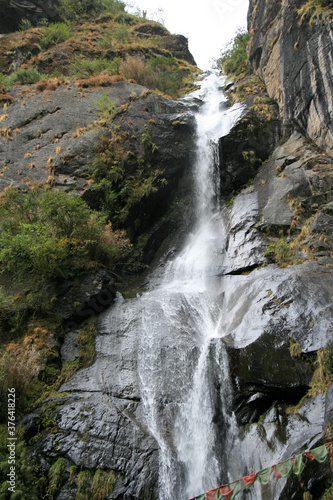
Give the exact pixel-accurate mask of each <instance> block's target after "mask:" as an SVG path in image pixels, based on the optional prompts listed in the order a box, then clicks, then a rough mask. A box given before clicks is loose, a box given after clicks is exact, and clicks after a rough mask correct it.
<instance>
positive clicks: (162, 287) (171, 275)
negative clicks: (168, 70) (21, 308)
mask: <svg viewBox="0 0 333 500" xmlns="http://www.w3.org/2000/svg"><path fill="white" fill-rule="evenodd" d="M221 83H222V82H221V80H220V78H219V77H218V76H217V75H215V74H214V73H211V74H210V75H208V76H207V77H206V78H205V79H204V80H203V81H202V83H201V86H200V89H199V90H198V91H196V93H195V95H196V96H197V95H198V94H199V95H200V98H201V99H202V100H203V105H202V107H201V109H200V112H199V113H198V114H197V160H196V164H195V169H194V178H195V186H196V189H195V207H196V226H195V228H194V230H193V232H192V234H190V235H189V236H188V238H187V241H186V243H185V246H184V248H183V251H182V252H181V253H180V254H179V255H178V256H177V257H176V258H175V259H174V260H173V261H171V262H168V263H167V265H166V266H165V268H164V271H163V274H162V276H161V277H159V279H156V276H155V277H154V279H152V280H151V282H152V283H154V285H151V289H150V290H148V291H147V292H145V293H144V294H143V295H142V296H141V297H137V298H136V299H133V300H131V301H126V302H125V301H124V300H123V299H122V298H119V300H118V302H117V304H115V306H114V307H113V308H112V309H111V311H110V312H109V313H108V316H107V318H104V322H105V321H107V323H108V324H109V325H112V328H113V329H115V330H120V329H122V330H124V329H126V331H132V332H133V337H134V338H136V339H137V372H138V378H139V384H140V390H141V395H142V400H143V404H144V412H145V419H146V424H147V426H148V428H149V431H150V433H151V434H152V435H153V436H154V438H155V440H156V442H157V443H158V447H159V460H160V465H159V489H158V490H159V500H171V499H172V500H175V499H177V500H181V499H184V500H186V498H190V497H193V496H195V495H198V494H200V493H202V492H204V491H206V490H208V489H211V488H213V487H216V486H218V484H221V483H222V481H223V480H228V477H226V475H225V472H224V470H225V467H224V460H225V457H226V456H227V455H228V450H230V449H231V446H232V439H233V437H232V436H235V434H236V432H235V428H234V425H235V424H234V418H233V414H232V412H231V411H230V397H231V388H230V381H229V375H228V361H227V356H226V352H225V349H224V347H223V343H222V342H216V341H215V340H216V339H217V338H218V337H221V336H223V332H221V331H220V328H219V325H220V322H221V318H222V316H221V315H222V314H223V312H222V310H221V302H222V299H221V296H220V293H219V286H218V284H217V283H216V279H214V277H213V276H214V275H215V274H216V272H217V268H219V269H221V259H223V255H221V254H222V252H221V246H222V245H221V238H223V235H222V234H221V227H223V224H221V221H220V215H219V207H218V191H219V185H218V177H219V176H218V173H217V172H216V166H217V162H216V153H217V145H216V143H215V142H214V140H216V139H217V138H219V137H221V136H223V135H225V134H226V133H228V132H229V130H230V128H231V126H232V125H233V123H234V122H235V121H236V119H237V118H239V116H240V114H241V108H240V107H236V108H235V107H234V108H231V109H227V106H226V105H225V104H223V103H225V100H226V99H225V97H224V96H223V94H222V92H221V90H220V87H221ZM221 108H223V109H221ZM156 283H158V284H156ZM221 450H223V452H222V451H221Z"/></svg>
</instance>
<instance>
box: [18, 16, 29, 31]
mask: <svg viewBox="0 0 333 500" xmlns="http://www.w3.org/2000/svg"><path fill="white" fill-rule="evenodd" d="M31 26H32V24H31V21H30V20H29V19H21V21H20V26H19V29H20V31H26V30H29V29H30V28H31Z"/></svg>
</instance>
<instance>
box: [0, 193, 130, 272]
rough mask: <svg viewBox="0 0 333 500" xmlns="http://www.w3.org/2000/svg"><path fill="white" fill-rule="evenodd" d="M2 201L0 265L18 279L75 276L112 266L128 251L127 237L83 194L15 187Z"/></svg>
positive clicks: (0, 200) (0, 211)
mask: <svg viewBox="0 0 333 500" xmlns="http://www.w3.org/2000/svg"><path fill="white" fill-rule="evenodd" d="M0 203H1V204H0V217H1V222H0V235H1V240H0V263H1V265H2V271H7V272H9V273H12V274H13V276H14V277H16V278H18V279H21V278H23V277H24V276H26V275H30V276H34V277H36V278H38V279H40V280H45V279H54V278H56V277H72V276H75V275H77V274H78V273H80V272H81V273H82V272H87V271H89V269H90V268H91V267H96V266H100V265H103V264H108V265H112V264H113V263H115V262H116V260H117V259H118V258H119V257H120V256H121V254H122V252H123V251H124V252H126V251H127V249H128V241H127V240H126V238H125V236H124V235H119V234H116V233H114V232H113V231H112V229H111V226H110V225H109V224H108V225H107V224H106V223H107V221H106V217H105V216H104V215H102V214H101V213H98V212H94V211H93V210H91V209H90V208H89V207H88V206H87V205H86V204H85V202H84V201H83V200H82V198H80V197H78V196H70V195H68V194H66V193H59V192H58V191H56V190H50V191H40V190H38V189H33V190H30V191H28V192H27V193H24V192H22V191H19V190H18V189H16V188H14V187H10V188H8V189H7V190H6V191H5V192H3V193H2V194H1V196H0ZM119 238H120V239H119Z"/></svg>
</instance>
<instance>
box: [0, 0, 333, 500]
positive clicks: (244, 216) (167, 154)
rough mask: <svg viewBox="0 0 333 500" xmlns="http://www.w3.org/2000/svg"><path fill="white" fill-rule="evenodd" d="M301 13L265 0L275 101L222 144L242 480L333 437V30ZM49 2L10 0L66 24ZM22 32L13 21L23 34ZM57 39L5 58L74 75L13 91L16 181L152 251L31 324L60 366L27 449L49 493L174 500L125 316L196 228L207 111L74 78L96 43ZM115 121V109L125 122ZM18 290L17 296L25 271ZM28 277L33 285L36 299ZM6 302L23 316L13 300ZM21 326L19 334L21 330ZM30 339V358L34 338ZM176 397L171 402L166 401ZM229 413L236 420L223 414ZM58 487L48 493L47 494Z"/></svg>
mask: <svg viewBox="0 0 333 500" xmlns="http://www.w3.org/2000/svg"><path fill="white" fill-rule="evenodd" d="M300 4H301V2H300V1H298V0H297V1H295V2H294V1H293V2H286V1H284V0H279V1H273V0H268V1H264V0H251V1H250V9H249V29H250V32H251V41H250V52H249V59H250V64H251V67H252V70H253V71H254V72H255V74H256V75H257V76H259V77H260V78H261V79H262V80H263V81H264V83H265V85H266V89H267V94H266V90H265V91H263V92H264V98H265V99H266V100H267V101H268V104H264V107H262V108H259V109H258V106H255V105H254V103H255V97H254V96H252V97H250V98H249V99H247V101H246V103H245V105H246V106H247V111H245V112H244V115H243V118H242V119H241V120H240V121H239V122H238V123H237V124H236V126H235V127H234V128H233V129H232V130H231V132H230V133H229V134H228V135H227V136H225V137H222V138H221V139H220V140H219V144H218V146H219V152H220V158H221V164H220V179H221V195H222V198H225V199H226V200H227V199H228V203H227V204H226V206H225V207H224V208H223V209H222V210H221V217H219V218H218V219H217V222H216V224H220V227H219V230H220V234H221V238H220V240H221V243H220V248H219V255H218V256H217V259H216V261H217V263H216V268H217V272H216V276H214V277H213V278H214V283H215V284H216V286H217V287H219V291H220V292H219V293H220V294H219V305H218V307H219V308H221V309H222V308H223V309H224V310H225V311H227V313H226V314H224V315H223V318H222V319H221V322H220V323H219V329H220V333H221V336H222V337H223V338H222V339H219V338H217V339H214V342H215V343H214V346H216V345H218V344H219V342H221V343H222V342H223V344H224V345H226V347H227V352H228V356H229V366H230V373H231V379H232V381H233V403H232V406H233V411H234V413H235V416H236V419H237V423H238V426H239V431H240V433H239V436H237V439H238V440H239V441H238V444H239V448H240V449H241V451H242V454H241V455H242V459H241V460H238V462H237V463H236V461H235V460H234V455H233V453H232V452H231V454H230V457H228V461H227V462H228V464H229V463H230V466H226V467H229V469H228V470H227V471H225V474H226V475H227V474H228V477H230V478H233V479H237V478H238V477H241V476H242V475H244V474H246V473H251V472H253V471H254V470H259V469H261V468H264V467H266V466H270V465H272V464H273V463H276V462H278V461H282V460H284V459H287V458H289V457H290V456H292V455H294V454H296V453H298V452H299V451H301V450H303V449H306V448H311V447H313V446H315V445H317V444H318V445H319V444H321V443H323V442H325V441H327V440H329V439H332V437H333V435H332V425H333V395H332V386H331V380H332V378H331V376H332V326H333V308H332V273H333V271H332V270H333V259H332V255H333V254H332V252H333V236H332V234H333V192H332V163H333V159H332V148H333V129H332V122H331V113H332V109H331V108H332V107H331V105H330V103H331V102H332V97H333V96H332V81H331V79H332V73H333V68H332V64H331V60H330V51H331V44H332V36H331V35H332V33H331V24H330V22H327V19H326V18H325V17H324V22H323V23H320V22H319V21H318V22H317V23H315V25H314V26H309V25H308V24H306V23H305V24H299V17H298V16H297V13H296V11H295V9H296V8H299V7H300ZM1 5H2V4H1V2H0V8H1ZM47 5H48V4H47V3H46V2H44V3H43V6H41V2H16V1H14V0H13V1H11V2H10V7H11V9H14V10H13V12H15V13H16V14H15V16H16V15H17V13H18V12H23V13H24V14H25V13H26V12H27V9H31V16H32V17H31V19H32V20H33V21H34V20H35V19H37V18H36V15H37V13H38V16H37V17H39V15H40V16H41V17H48V16H50V17H51V18H52V15H53V14H52V12H50V13H47V12H46V10H47ZM15 9H18V10H15ZM22 9H25V10H23V11H22ZM41 10H42V12H41ZM11 12H12V11H9V10H8V11H7V14H8V15H11ZM46 14H47V15H46ZM20 16H21V14H20ZM24 17H28V18H29V16H26V15H24ZM109 20H110V19H109ZM109 20H108V19H105V18H103V19H101V20H100V22H98V23H96V25H94V27H93V29H92V30H91V27H90V28H89V30H90V31H89V36H88V39H89V50H92V52H93V54H94V56H95V57H97V58H99V57H101V56H103V57H104V56H105V58H106V59H111V60H113V59H114V58H115V56H117V57H118V56H119V57H120V55H121V57H123V59H125V56H126V54H125V53H124V50H125V49H124V47H123V46H122V45H120V46H118V47H117V48H116V49H115V48H114V46H112V48H111V49H110V47H108V48H107V53H103V52H101V50H102V49H101V45H100V44H98V43H97V42H98V41H100V39H101V38H102V37H104V35H105V33H106V32H105V33H104V32H103V33H102V32H101V31H99V30H100V29H104V27H103V24H104V22H105V23H107V22H108V21H109ZM127 21H129V20H128V19H127ZM10 22H11V21H10V18H8V19H7V23H8V26H11V28H10V29H12V28H13V27H15V26H14V24H12V25H11V24H10ZM131 22H132V21H131ZM118 28H119V26H118ZM105 29H107V28H105ZM133 30H134V28H133ZM134 31H135V32H136V35H138V37H139V38H140V39H141V40H142V39H144V38H145V37H148V38H149V37H150V36H156V35H157V34H158V32H159V33H160V35H161V39H162V42H161V44H160V45H159V46H158V47H157V48H156V47H155V48H154V50H152V49H151V47H147V46H144V47H142V46H140V47H139V48H138V47H137V46H136V45H135V44H132V48H131V50H133V52H131V53H132V54H133V53H134V54H135V55H138V54H139V55H140V57H141V58H142V59H141V60H145V58H146V60H147V61H148V60H149V57H152V56H156V54H157V53H158V51H159V50H160V51H161V53H160V54H159V56H162V57H163V58H167V59H168V60H169V61H170V60H173V58H177V57H179V58H180V59H181V60H183V61H184V60H185V61H186V60H187V61H188V62H190V63H193V62H194V61H193V58H192V57H191V55H190V54H189V53H188V49H187V44H186V41H185V40H184V39H183V38H182V37H172V36H170V35H169V34H168V33H167V32H166V31H165V29H164V28H163V27H162V26H156V24H149V23H143V24H140V25H139V26H137V27H136V28H135V30H134ZM86 35H87V34H86V33H84V35H82V36H84V37H86ZM41 36H42V33H41V32H40V31H39V30H38V29H37V28H36V29H32V30H30V31H29V33H28V35H27V36H26V37H24V40H23V41H22V39H21V38H15V37H18V35H10V36H8V37H7V38H6V37H4V38H3V39H2V43H3V44H6V43H8V44H9V46H10V47H9V48H10V50H8V51H7V52H6V53H3V54H2V56H0V57H2V59H1V61H2V64H3V70H4V72H6V73H8V74H10V73H12V72H13V71H16V70H17V69H22V70H23V71H30V70H32V69H33V68H34V69H36V68H37V69H38V71H46V72H47V73H52V72H53V71H54V70H55V69H58V70H59V68H61V70H62V71H63V75H62V76H64V75H65V76H66V77H67V78H63V79H61V78H53V79H51V80H48V81H44V80H42V83H41V82H40V81H39V82H37V83H35V84H30V85H16V86H15V87H9V88H7V89H2V93H1V94H0V97H1V99H2V103H3V104H4V109H3V111H2V114H1V116H0V118H1V126H2V128H1V135H0V161H1V172H0V189H1V190H3V191H6V189H7V188H8V186H10V185H14V186H17V187H19V188H21V189H29V187H30V186H31V185H32V184H35V185H39V186H40V187H43V188H46V189H53V188H56V189H59V190H60V191H62V192H66V193H68V195H69V196H71V195H80V196H81V197H82V198H83V199H84V200H85V201H86V203H87V204H88V205H89V206H90V207H92V208H94V209H98V210H103V211H106V212H107V213H108V216H109V218H110V219H111V220H112V223H113V224H114V225H115V226H116V227H119V228H125V229H126V230H127V232H128V234H129V236H130V238H131V241H132V243H133V244H134V245H137V246H136V250H135V251H136V252H137V253H136V254H135V252H134V257H133V261H132V262H130V263H129V264H128V263H127V267H126V268H125V270H124V267H122V268H121V269H113V270H112V272H110V270H105V269H100V270H98V271H97V272H95V273H89V274H86V276H84V277H82V276H78V277H77V278H76V279H75V280H58V281H57V283H55V284H53V285H54V288H52V292H53V294H52V295H50V296H49V297H48V304H47V308H46V306H44V309H42V310H41V311H39V309H38V308H37V307H36V306H35V308H32V307H31V305H27V306H25V309H24V316H23V318H24V321H25V322H24V321H23V320H22V322H23V327H25V325H27V328H32V327H34V328H35V329H34V330H33V331H34V332H35V336H32V335H30V336H29V339H28V340H27V341H26V340H24V342H25V341H26V342H29V344H27V343H25V344H24V346H25V347H26V346H27V345H35V346H37V340H39V342H40V339H38V338H37V337H36V335H37V334H36V331H37V330H38V332H40V331H41V332H42V333H43V332H44V333H43V335H44V337H42V339H43V343H41V342H40V344H41V345H42V347H40V345H38V346H37V347H38V349H42V348H45V350H47V356H48V357H47V360H48V362H47V363H45V364H44V365H43V369H42V370H41V371H40V373H39V375H38V377H36V378H38V383H37V382H36V387H37V389H36V388H35V389H34V391H35V392H36V391H37V390H39V388H40V387H42V388H43V390H42V393H43V394H44V396H43V400H42V401H39V403H38V405H37V406H36V405H35V406H34V407H33V408H31V407H30V406H27V408H28V410H29V411H30V414H29V415H28V416H25V417H24V418H23V419H22V420H21V421H20V423H21V424H22V425H24V440H25V443H26V444H27V445H28V452H29V456H30V458H33V459H35V460H36V462H35V463H37V464H38V467H37V469H36V470H37V472H36V476H35V477H41V476H42V477H44V478H48V479H47V480H46V482H47V484H48V489H47V492H48V494H50V495H51V494H52V495H53V494H54V495H56V497H57V498H58V499H59V500H67V499H72V498H76V497H77V498H79V495H80V494H88V493H87V492H91V491H92V488H93V483H94V481H96V483H97V482H98V478H100V477H104V478H105V484H106V483H107V484H109V485H110V484H112V487H111V486H110V489H109V490H108V489H107V488H106V486H105V484H104V483H103V487H105V488H106V489H105V495H104V496H105V497H106V498H107V497H108V496H109V497H110V495H111V491H112V498H117V499H119V500H121V499H125V498H126V499H129V500H130V499H133V500H134V499H137V498H141V499H144V500H156V498H158V466H159V464H158V460H159V458H158V445H157V441H156V440H155V438H154V436H153V435H152V433H151V431H150V430H149V429H148V428H147V426H146V424H145V423H144V422H145V420H144V417H143V413H144V408H143V405H144V403H143V401H142V398H141V392H140V380H139V378H138V374H137V362H138V361H137V357H136V353H137V350H138V339H137V338H136V336H133V335H129V334H128V328H127V327H128V325H127V324H124V323H126V321H128V322H130V323H131V324H132V325H134V328H133V331H135V332H136V330H135V325H136V321H137V317H135V316H134V315H133V317H131V318H129V319H128V318H127V317H126V315H125V310H126V311H127V305H128V303H129V301H132V300H133V301H134V300H135V297H136V295H137V294H140V293H141V292H142V289H141V288H139V286H144V285H143V283H145V276H143V275H141V276H140V277H139V279H138V280H137V281H135V282H134V283H132V284H131V285H128V284H127V287H125V288H126V289H123V297H121V296H120V294H119V293H117V288H118V289H119V287H120V286H121V284H120V283H119V281H121V280H124V279H128V273H129V274H130V277H131V278H133V277H134V274H135V273H136V272H137V269H138V267H139V268H140V269H141V270H142V266H148V265H149V264H151V262H153V264H152V265H151V268H153V267H154V265H156V264H157V261H158V255H159V252H163V253H164V255H167V256H168V255H169V254H168V251H170V248H171V249H172V250H171V253H172V252H174V251H175V248H176V247H177V244H178V241H179V240H178V234H177V231H183V230H184V227H185V226H186V225H187V224H188V223H189V222H191V220H192V217H193V214H192V210H191V199H190V194H191V176H190V175H189V169H190V167H191V164H192V160H193V153H194V151H195V143H194V137H195V135H194V131H195V121H194V117H193V113H192V112H191V109H197V106H196V105H195V104H193V103H192V104H193V105H192V107H191V106H186V105H185V104H183V103H182V102H180V101H172V100H170V99H169V98H167V97H165V96H162V95H159V94H157V93H154V92H151V91H149V90H148V89H147V88H145V87H144V86H143V85H140V84H139V83H138V82H134V81H123V77H122V78H120V79H117V78H116V79H114V80H112V79H111V76H110V75H108V77H109V79H108V78H106V77H105V75H104V74H103V77H102V78H101V79H100V80H98V79H97V78H96V75H91V74H90V75H87V74H86V75H85V78H83V79H78V78H76V79H74V75H71V74H70V71H71V68H72V66H71V65H72V64H73V63H74V61H75V50H76V49H77V50H79V48H80V47H79V46H80V44H82V39H81V38H79V37H80V36H81V35H79V34H78V35H77V39H76V40H74V39H73V38H72V39H71V42H70V43H69V42H68V43H67V42H66V41H64V42H63V43H60V44H56V45H55V46H53V47H50V48H49V49H47V50H46V51H44V52H43V51H41V50H40V47H39V44H38V41H39V40H40V38H41ZM131 36H132V35H131ZM18 40H19V42H20V43H19V47H17V45H18ZM75 44H77V45H75ZM74 46H75V47H74ZM73 47H74V48H75V50H74V49H73ZM82 47H84V50H86V46H85V45H81V49H82ZM156 50H157V52H156ZM85 55H87V54H85ZM71 58H72V59H71ZM69 59H70V64H68V62H69ZM55 65H57V68H56V67H55ZM145 69H147V66H145ZM182 71H183V70H182ZM185 73H186V72H185ZM186 74H187V75H188V70H187V73H186ZM112 76H114V75H112ZM92 82H93V84H92ZM235 85H237V83H236V84H235ZM265 99H264V100H265ZM103 103H104V104H103ZM105 112H106V113H107V114H108V113H109V112H110V116H107V119H105V116H104V117H103V113H105ZM124 193H125V194H124ZM231 196H233V198H232V199H231ZM171 240H172V243H173V245H171V244H170V241H171ZM154 259H155V260H154ZM165 259H166V257H165ZM131 266H132V267H131ZM135 266H136V267H135ZM140 266H141V267H140ZM151 268H150V269H151ZM129 269H130V270H129ZM150 269H148V271H150ZM115 282H117V283H115ZM137 283H139V285H138V284H137ZM1 284H2V286H3V288H4V290H6V289H7V288H8V289H9V290H11V292H12V293H13V290H12V289H11V287H13V285H12V283H10V279H9V278H8V277H7V279H4V278H2V283H1ZM28 285H29V286H30V284H28ZM28 285H27V284H26V283H24V284H23V285H22V287H23V295H24V296H25V300H26V301H27V303H28V297H29V296H30V295H31V289H30V288H29V286H28ZM11 300H12V301H13V303H15V300H17V298H15V299H14V298H11ZM114 300H116V301H117V304H118V307H117V311H118V313H119V314H118V316H117V317H112V318H111V320H112V321H111V322H112V325H111V326H110V325H109V324H107V323H106V319H105V317H104V316H103V315H102V316H99V320H98V331H95V332H94V335H93V336H92V351H91V352H90V354H89V356H88V357H89V362H88V363H86V362H85V361H84V360H83V358H84V353H83V351H84V347H86V344H88V343H89V342H90V344H91V338H90V340H89V339H87V338H86V337H85V336H84V335H83V333H84V328H86V326H84V328H82V327H83V325H82V324H81V323H82V321H86V320H87V319H88V318H89V317H91V316H96V315H99V314H100V313H101V312H103V310H105V308H107V307H108V306H109V305H110V304H111V303H112V302H113V301H114ZM51 304H52V314H53V316H51V317H50V316H48V315H47V314H49V309H50V307H51ZM4 308H5V311H7V309H8V304H7V303H6V302H4ZM6 308H7V309H6ZM22 308H23V306H22ZM133 310H134V309H133ZM122 313H124V314H122ZM55 315H57V316H55ZM12 316H13V313H12ZM59 316H60V318H61V321H60V322H59ZM56 317H57V323H55V324H56V326H55V327H54V330H55V331H53V330H52V336H51V337H52V338H51V339H50V338H49V337H45V331H46V330H45V324H47V326H49V322H50V321H55V318H56ZM126 318H127V319H126ZM1 319H2V321H3V317H1ZM5 319H6V323H5V324H6V326H7V327H8V325H9V327H10V328H12V330H13V326H12V323H11V320H9V319H8V318H7V317H6V318H5ZM19 319H21V316H20V317H19ZM31 325H32V326H31ZM88 326H89V323H88ZM21 328H22V326H21ZM43 328H44V330H43ZM88 329H89V328H88ZM12 330H11V331H12ZM29 331H30V330H29ZM38 332H37V333H38ZM82 332H83V333H82ZM14 333H15V334H16V335H17V336H18V334H17V333H16V332H14ZM132 333H133V332H132ZM45 338H46V340H45ZM36 339H37V340H36ZM14 340H15V341H16V342H17V343H16V344H11V349H12V351H14V354H15V352H16V351H15V350H14V347H15V346H16V347H15V348H16V349H17V352H19V347H17V346H18V345H19V341H18V340H17V338H15V337H14ZM164 342H165V345H164V344H163V346H162V347H161V348H162V349H167V348H168V347H169V346H168V345H167V344H168V338H167V335H166V336H165V339H164ZM13 345H14V347H13ZM214 346H213V348H215V347H214ZM37 347H36V349H37ZM8 352H9V354H10V352H11V351H10V350H9V351H8ZM34 352H35V351H34ZM196 355H197V352H196V349H193V356H196ZM45 356H46V355H45ZM174 356H177V352H175V353H174ZM13 365H14V362H13ZM78 368H80V369H79V370H78ZM66 370H67V371H66ZM45 381H47V383H48V386H47V392H45V385H37V384H42V383H44V382H45ZM50 381H51V382H50ZM54 389H57V391H58V392H55V391H54ZM27 391H28V389H27ZM28 394H31V393H30V392H29V393H28ZM34 397H35V400H36V399H37V398H36V396H35V394H34ZM170 401H171V402H173V401H172V399H170ZM170 401H167V400H162V399H161V401H160V403H161V407H162V406H164V405H165V406H166V407H167V406H168V404H169V403H170ZM219 404H220V403H219V402H217V403H216V406H217V408H216V411H217V412H219V411H220V410H221V409H220V408H218V405H219ZM32 409H33V412H31V410H32ZM221 413H222V412H221V411H220V414H221ZM214 420H216V421H218V420H219V417H218V413H217V415H216V416H214ZM222 420H223V419H222ZM163 432H164V429H163ZM167 433H168V431H167V430H166V431H165V434H166V435H167ZM238 451H239V450H238ZM229 459H230V460H229ZM22 460H23V459H22ZM59 460H60V461H61V460H63V462H62V464H63V469H62V473H61V474H60V473H59V476H55V477H57V482H56V483H55V485H54V483H52V481H51V478H52V477H54V476H52V474H53V473H54V471H55V469H54V467H55V465H56V464H57V463H58V462H59ZM331 480H332V473H331V471H330V468H329V466H328V465H325V466H321V467H319V466H318V464H317V465H316V464H312V465H311V466H309V468H307V472H305V473H304V476H302V481H299V480H298V478H296V479H292V478H290V479H289V480H286V479H283V480H280V481H278V482H276V481H275V482H274V481H271V483H270V484H269V485H266V486H258V485H256V487H255V489H254V490H251V489H249V490H247V491H246V494H244V497H245V496H246V498H248V499H253V500H259V499H263V500H283V499H288V500H289V499H290V498H303V494H304V493H306V492H310V493H311V494H312V496H313V498H316V499H317V498H318V499H322V498H323V495H324V491H325V489H326V488H327V487H328V486H329V485H330V483H331ZM27 481H28V480H27ZM51 483H52V484H53V486H54V490H51V489H50V488H51V486H52V484H51ZM30 484H31V479H30V483H29V487H30ZM216 486H217V485H216ZM40 491H43V494H45V491H46V490H45V487H44V490H43V485H41V490H40ZM103 491H104V490H103ZM77 495H78V496H77ZM240 498H241V497H240Z"/></svg>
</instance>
